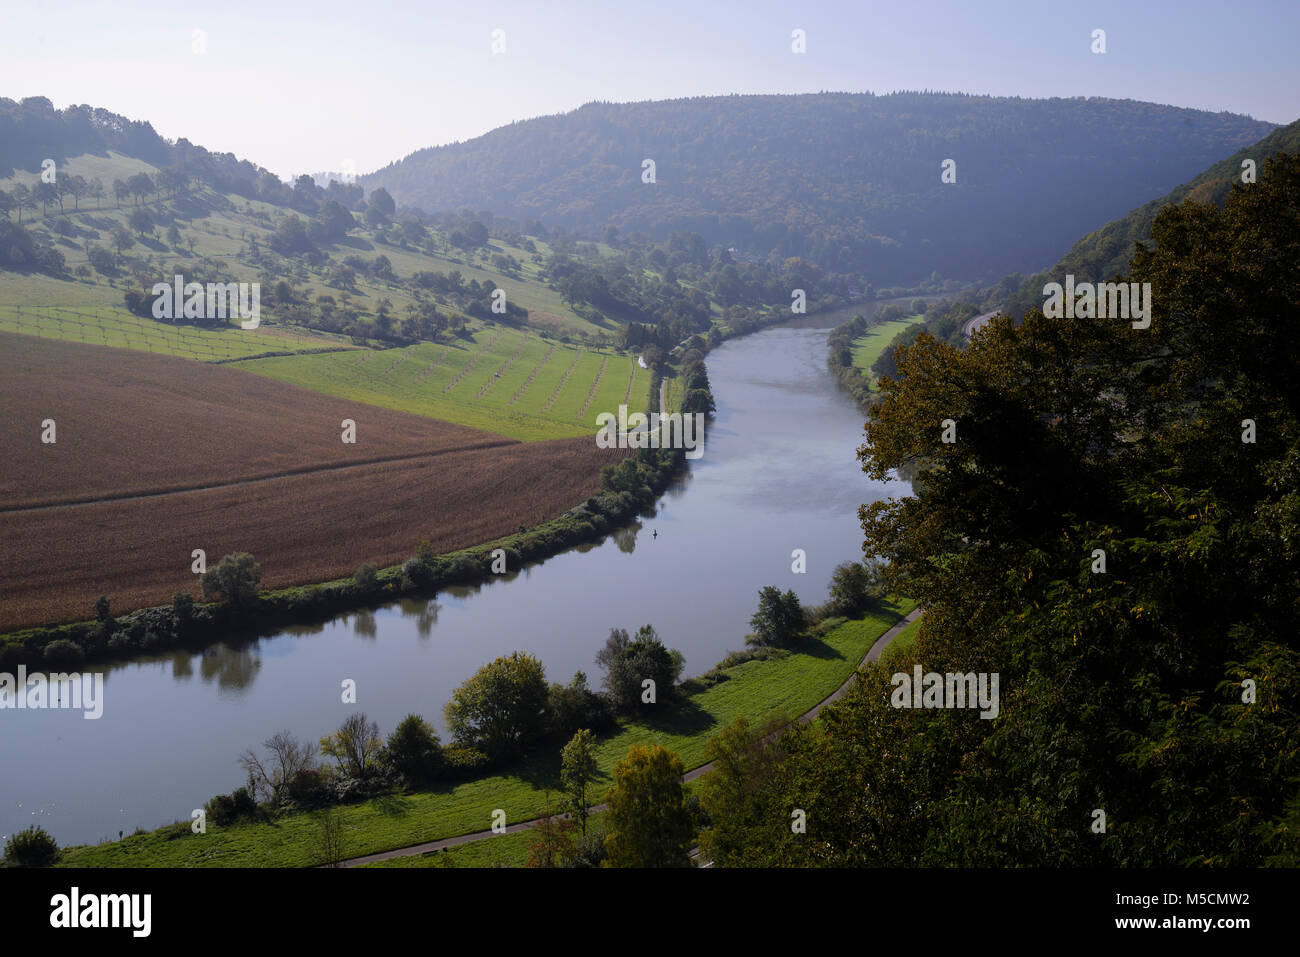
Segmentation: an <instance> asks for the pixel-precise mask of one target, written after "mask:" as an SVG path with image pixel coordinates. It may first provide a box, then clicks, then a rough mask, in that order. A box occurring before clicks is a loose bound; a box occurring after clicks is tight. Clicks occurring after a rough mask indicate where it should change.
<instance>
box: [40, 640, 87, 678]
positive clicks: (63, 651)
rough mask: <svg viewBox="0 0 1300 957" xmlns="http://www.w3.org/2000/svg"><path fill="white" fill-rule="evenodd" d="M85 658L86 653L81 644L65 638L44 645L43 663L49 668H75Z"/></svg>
mask: <svg viewBox="0 0 1300 957" xmlns="http://www.w3.org/2000/svg"><path fill="white" fill-rule="evenodd" d="M85 660H86V653H85V651H83V650H82V648H81V645H79V644H77V643H76V642H73V641H69V640H68V639H66V638H59V639H58V640H56V641H51V642H50V643H49V644H48V645H46V646H45V664H46V666H48V667H50V668H58V669H60V670H63V669H66V668H77V667H79V666H80V665H81V663H82V662H84V661H85Z"/></svg>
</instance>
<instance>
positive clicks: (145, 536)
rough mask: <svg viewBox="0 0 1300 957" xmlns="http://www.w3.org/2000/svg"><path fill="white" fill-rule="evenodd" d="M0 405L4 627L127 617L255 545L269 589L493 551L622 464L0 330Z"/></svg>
mask: <svg viewBox="0 0 1300 957" xmlns="http://www.w3.org/2000/svg"><path fill="white" fill-rule="evenodd" d="M346 358H350V359H352V360H353V361H355V360H356V358H357V356H356V355H349V356H347V357H346ZM370 358H371V359H374V358H375V356H374V355H371V356H370ZM468 378H469V377H468V376H466V379H468ZM0 394H2V395H3V402H4V407H5V409H6V410H7V411H9V412H10V414H9V415H7V416H6V417H5V419H4V420H3V422H0V440H2V441H3V442H4V448H5V449H6V455H5V457H4V459H3V465H0V496H2V497H0V502H2V504H0V539H2V540H3V541H4V542H5V543H6V547H5V549H4V550H3V552H0V595H3V598H4V601H3V602H2V603H0V628H3V629H12V628H17V627H21V626H24V625H30V624H38V623H44V622H49V621H55V620H60V619H64V618H82V617H88V615H89V613H90V608H91V604H92V603H93V602H94V600H95V598H96V597H97V596H99V595H100V594H106V595H108V596H109V598H110V600H111V601H112V603H113V608H114V610H115V611H117V612H121V611H126V610H128V609H130V608H136V607H140V606H143V605H149V604H156V603H161V602H165V601H167V600H168V599H169V598H170V596H171V595H172V593H173V592H175V591H177V590H188V591H190V592H191V593H196V592H197V589H196V581H197V579H196V576H195V575H194V574H193V573H192V572H191V571H190V562H191V557H190V556H191V552H192V550H193V549H195V548H202V549H204V551H205V552H206V554H207V556H208V558H209V560H210V561H211V562H215V561H217V560H219V559H220V557H221V556H222V555H225V554H228V553H230V552H235V551H247V552H251V553H252V554H253V555H254V557H255V558H256V559H257V560H258V562H259V563H260V564H261V566H262V570H263V578H262V584H263V586H264V587H267V588H275V587H284V586H288V585H294V584H303V583H307V582H316V581H323V580H327V579H330V578H336V577H342V576H346V575H349V574H351V573H352V572H353V571H354V570H355V569H356V568H357V566H358V565H360V564H361V563H363V562H367V561H368V562H373V563H375V564H378V565H384V564H393V563H395V562H397V561H399V560H401V559H404V558H406V557H409V556H410V555H411V554H413V553H414V551H415V548H416V546H417V544H418V543H419V542H420V541H421V540H423V539H428V540H429V541H430V542H431V543H432V545H433V547H434V548H435V549H436V550H437V551H439V552H444V551H451V550H454V549H457V548H463V547H466V546H469V545H472V544H474V543H477V542H483V541H488V540H490V539H493V538H497V537H500V536H503V535H506V534H508V533H511V532H513V531H515V530H516V528H517V527H518V525H519V524H521V523H522V524H536V523H537V522H539V521H541V520H542V519H543V518H548V517H554V516H555V515H556V514H558V513H559V512H562V511H564V510H565V509H567V508H569V507H571V506H572V505H573V504H575V503H577V502H580V501H582V500H583V499H584V498H587V497H588V496H590V495H592V494H593V493H595V492H596V491H597V490H598V489H599V484H600V479H599V468H600V466H601V465H602V464H606V463H609V462H613V461H617V460H618V459H619V458H620V457H621V456H622V455H625V454H626V453H624V452H619V451H617V450H609V451H605V450H600V449H597V448H596V447H595V443H594V442H593V441H592V439H591V437H590V436H586V437H582V438H574V439H562V440H558V441H550V442H537V443H530V444H523V443H519V442H515V441H512V440H509V439H505V438H502V437H500V436H498V435H493V434H490V433H484V432H481V431H475V430H472V429H469V428H465V427H462V426H457V425H452V424H449V423H445V422H438V421H433V420H430V419H427V418H421V417H417V416H412V415H406V414H403V413H401V412H396V411H391V410H387V409H383V408H376V407H374V406H368V405H360V404H357V403H353V402H348V401H346V400H343V399H338V398H333V397H328V396H321V395H317V394H313V393H310V392H306V391H303V390H300V389H296V388H293V387H292V386H288V385H284V384H282V383H278V382H274V381H272V380H269V379H266V378H262V377H258V376H251V375H248V374H246V373H243V372H240V371H238V370H237V369H234V368H231V367H229V366H211V365H199V364H196V363H191V362H186V361H184V360H181V359H174V358H170V357H163V356H148V355H143V354H139V353H127V352H121V351H117V350H110V349H103V348H92V347H89V346H86V347H82V346H73V345H69V344H66V343H60V342H55V341H51V340H42V339H36V338H32V337H25V336H14V335H9V334H2V333H0ZM344 418H351V419H353V420H354V421H355V423H356V436H357V441H356V443H355V444H345V443H344V442H343V441H342V431H341V428H340V424H341V422H342V420H343V419H344ZM45 419H53V420H54V422H55V428H56V432H55V439H56V440H55V442H54V443H52V444H47V443H44V442H42V441H41V434H42V428H43V427H42V422H43V421H44V420H45ZM359 504H364V507H359ZM51 582H58V583H59V588H58V589H57V590H54V589H51V588H50V583H51Z"/></svg>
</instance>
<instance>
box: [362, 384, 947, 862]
mask: <svg viewBox="0 0 1300 957" xmlns="http://www.w3.org/2000/svg"><path fill="white" fill-rule="evenodd" d="M661 388H662V387H661ZM660 401H661V402H662V396H661V398H660ZM662 407H663V406H662V405H661V406H660V408H662ZM920 617H921V609H920V608H916V609H914V610H913V611H911V612H910V613H909V614H908V615H906V616H905V617H904V618H903V619H902V620H900V621H899V622H898V623H897V624H895V625H894V626H893V627H891V628H890V629H889V630H888V631H886V632H885V633H884V634H883V635H881V636H880V637H879V638H877V639H876V641H875V643H874V644H873V645H872V646H871V647H870V648H869V649H868V650H867V654H866V657H864V658H863V659H862V661H861V662H860V663H859V665H858V667H859V668H860V667H862V665H865V664H867V662H870V661H875V660H876V659H877V658H879V657H880V653H881V652H882V651H884V650H885V647H886V646H887V645H888V644H889V643H890V642H891V641H893V640H894V639H895V638H896V637H897V636H898V634H899V632H901V631H902V630H903V629H904V628H906V627H907V626H908V625H910V624H911V623H912V622H914V621H916V620H917V619H918V618H920ZM856 679H857V669H854V673H853V674H851V675H849V677H848V680H847V681H845V682H844V683H843V684H842V685H840V686H839V688H837V689H836V690H835V691H834V692H832V693H831V694H829V695H827V696H826V697H825V698H823V699H822V700H821V701H819V702H818V703H817V704H815V705H814V706H813V707H811V708H809V709H808V710H807V711H805V712H804V713H803V714H801V715H800V716H799V718H798V722H799V723H800V724H807V723H808V722H810V721H812V720H813V719H814V718H816V717H817V715H818V714H820V713H821V710H822V709H823V708H825V707H826V706H827V705H828V704H831V703H832V702H834V701H838V700H839V699H840V698H842V697H844V695H845V694H847V693H848V691H849V689H850V688H852V687H853V682H854V681H855V680H856ZM715 763H716V762H713V761H710V762H709V763H708V764H702V765H700V766H699V767H698V768H696V769H695V770H693V771H688V772H686V773H685V774H684V775H682V783H683V784H685V783H688V782H690V781H694V780H695V779H696V778H699V777H702V776H703V775H705V774H708V773H709V772H710V771H712V770H713V766H714V764H715ZM606 809H607V805H604V804H599V805H596V806H595V807H593V808H592V809H591V810H592V813H595V812H597V811H604V810H606ZM557 816H560V817H567V816H568V815H557ZM537 823H538V822H537V821H536V820H532V821H521V822H520V823H518V824H511V825H508V826H507V827H506V829H505V830H504V831H502V832H500V833H504V834H515V833H517V832H519V831H527V830H530V829H531V828H534V827H536V826H537ZM497 836H498V832H494V831H491V830H487V831H476V832H474V833H473V834H462V835H460V836H459V837H447V838H443V839H442V840H440V841H428V842H426V843H424V844H415V845H412V846H411V847H399V848H397V849H396V850H392V851H381V852H380V853H378V854H366V855H365V856H363V857H353V858H350V859H348V860H346V861H340V862H339V866H340V867H356V866H357V865H359V864H372V863H374V862H375V861H388V860H392V859H393V858H395V857H411V856H413V855H415V854H435V853H437V852H438V851H445V850H446V849H447V848H449V847H459V846H460V845H461V844H469V843H472V842H473V841H484V840H487V839H488V838H492V837H497Z"/></svg>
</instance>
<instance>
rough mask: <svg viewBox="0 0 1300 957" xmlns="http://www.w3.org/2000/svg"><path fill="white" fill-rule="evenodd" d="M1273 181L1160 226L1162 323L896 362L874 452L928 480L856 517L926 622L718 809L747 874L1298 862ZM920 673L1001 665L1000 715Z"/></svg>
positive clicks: (1288, 201)
mask: <svg viewBox="0 0 1300 957" xmlns="http://www.w3.org/2000/svg"><path fill="white" fill-rule="evenodd" d="M1260 173H1261V175H1260V177H1259V181H1258V182H1257V183H1255V184H1253V185H1250V186H1235V187H1233V188H1232V191H1231V194H1230V195H1229V197H1228V199H1227V202H1226V203H1225V205H1224V206H1223V208H1222V209H1220V208H1219V207H1218V206H1215V205H1202V204H1197V203H1187V204H1184V205H1179V206H1169V207H1167V208H1165V209H1164V210H1162V211H1161V212H1160V214H1159V215H1158V216H1157V217H1156V219H1155V220H1154V222H1153V224H1152V239H1153V240H1154V249H1152V250H1148V251H1139V253H1138V254H1137V255H1136V256H1135V257H1134V259H1133V262H1132V264H1131V267H1130V272H1129V275H1128V276H1126V277H1125V278H1126V279H1128V280H1131V281H1133V282H1139V283H1142V282H1149V283H1151V284H1152V290H1153V306H1154V310H1153V316H1152V318H1151V325H1150V327H1149V328H1147V329H1134V328H1132V326H1131V324H1130V323H1129V322H1128V321H1125V320H1123V319H1114V318H1104V319H1098V318H1079V317H1076V318H1061V319H1047V318H1046V317H1044V316H1043V315H1042V313H1041V312H1039V311H1037V310H1034V311H1031V312H1030V313H1029V315H1028V316H1026V318H1025V320H1024V322H1023V323H1022V324H1021V325H1019V326H1015V325H1013V324H1012V323H1011V322H1010V320H1007V319H1003V320H995V321H994V322H993V323H992V324H991V325H990V326H989V327H988V328H987V329H986V330H985V332H984V333H982V334H981V335H980V336H979V337H978V338H977V340H976V341H975V343H974V344H972V346H971V347H970V348H969V349H966V350H959V349H954V348H952V347H950V346H947V345H945V344H943V343H939V342H936V341H935V340H933V339H932V338H930V337H928V336H921V337H920V338H918V340H917V342H916V343H915V345H913V346H912V347H910V348H908V349H906V350H900V355H899V357H898V361H899V366H900V370H901V371H902V373H903V375H902V377H900V379H899V381H897V382H896V383H893V384H890V385H888V386H886V387H885V389H884V391H885V397H884V399H883V401H882V402H881V403H880V404H879V405H878V406H876V407H875V409H874V410H873V413H872V416H871V420H870V421H869V423H868V428H867V443H866V445H865V446H864V447H863V449H862V451H861V453H860V454H861V458H862V461H863V466H864V469H866V470H867V471H868V473H869V474H870V475H871V476H872V477H873V478H876V479H879V478H880V477H882V476H883V474H884V473H885V472H886V470H888V469H892V468H898V467H899V466H901V465H902V464H903V463H904V462H906V461H909V460H910V461H917V462H920V463H922V465H921V474H922V476H923V477H924V482H923V483H921V484H920V485H919V486H916V487H914V489H913V495H912V496H910V497H900V498H896V499H890V500H887V501H883V502H879V503H873V504H872V505H870V506H867V507H864V508H863V509H862V514H861V518H862V521H863V529H864V533H865V548H866V550H867V551H868V552H869V553H871V554H874V555H879V556H881V557H882V558H883V559H885V560H887V561H888V565H887V566H886V571H885V578H886V583H887V584H888V585H890V586H891V588H893V587H898V588H903V589H905V590H906V592H907V594H909V595H911V596H913V597H915V598H916V599H917V600H918V602H919V603H920V604H921V605H922V606H924V607H925V609H926V612H925V616H924V618H923V619H922V627H921V630H920V633H919V636H918V638H917V640H916V644H915V645H914V646H912V649H911V650H910V651H905V652H904V653H903V656H902V658H900V659H896V660H894V661H891V662H890V664H889V665H888V666H882V665H879V664H876V665H872V666H870V667H869V668H868V669H866V672H865V674H864V676H863V678H862V679H861V681H860V683H859V684H858V685H857V686H856V687H855V688H854V689H852V690H851V691H850V692H849V694H847V695H846V696H845V698H844V699H843V701H842V702H840V703H838V704H836V705H835V706H833V707H832V708H830V709H828V711H827V712H824V713H823V719H824V720H823V723H824V725H825V729H824V732H818V731H814V730H811V729H809V728H807V727H803V726H800V727H795V728H791V729H789V730H788V731H786V732H784V733H783V734H782V735H781V738H780V742H779V745H780V749H779V753H778V754H777V755H776V756H775V759H774V760H771V761H768V762H767V763H766V764H763V765H762V766H761V773H754V774H752V775H748V774H747V775H746V776H745V777H744V779H745V780H756V781H758V783H757V784H755V785H753V786H751V787H746V788H743V789H737V790H736V791H735V792H734V794H733V795H732V796H731V797H729V798H728V799H727V800H726V801H725V802H722V803H721V804H720V805H718V806H716V807H714V808H711V813H712V815H713V819H714V822H715V825H716V824H717V823H718V822H719V821H722V822H725V825H726V827H727V828H728V831H729V833H730V834H732V835H738V836H739V840H738V842H737V843H736V845H735V846H734V847H733V848H732V851H731V854H732V856H731V857H730V858H729V861H728V862H729V863H735V864H740V865H745V866H778V865H785V866H808V865H814V864H816V865H822V866H825V865H839V866H863V867H868V866H869V867H890V866H909V867H914V866H923V867H924V866H955V865H956V866H981V867H1015V866H1028V867H1060V866H1076V867H1097V866H1105V867H1132V868H1157V867H1171V866H1194V867H1205V866H1211V867H1258V866H1263V865H1266V864H1267V865H1275V866H1276V865H1281V866H1290V867H1294V866H1296V865H1297V864H1300V859H1297V854H1296V848H1297V845H1296V842H1295V840H1294V838H1293V836H1292V835H1293V833H1294V831H1293V829H1294V825H1295V821H1296V817H1297V814H1296V810H1297V807H1298V806H1300V790H1298V788H1297V782H1300V644H1298V640H1297V635H1300V604H1297V601H1296V595H1297V588H1296V582H1297V581H1300V549H1297V547H1296V542H1297V541H1300V391H1298V390H1297V389H1296V388H1295V370H1296V368H1298V367H1300V299H1297V296H1296V289H1297V288H1300V157H1297V156H1290V155H1287V156H1279V157H1275V158H1274V159H1273V160H1272V161H1271V162H1270V163H1269V164H1268V165H1267V166H1263V167H1261V171H1260ZM944 417H951V418H953V419H955V420H956V421H958V422H959V424H960V425H959V432H958V441H957V442H955V443H944V442H942V440H941V438H940V430H939V429H938V428H918V427H916V423H920V422H926V423H929V422H936V423H937V422H938V421H939V420H940V419H941V418H944ZM1245 419H1251V420H1253V421H1254V422H1255V424H1256V433H1255V436H1254V441H1253V442H1251V441H1243V440H1242V439H1243V426H1242V422H1243V420H1245ZM1097 550H1101V551H1103V552H1104V553H1105V556H1104V557H1105V567H1104V570H1103V569H1102V568H1101V567H1099V564H1098V562H1099V556H1098V555H1097ZM914 663H915V664H920V665H922V666H923V668H924V670H926V671H933V672H939V673H948V672H955V673H972V672H973V673H976V674H981V673H983V674H997V675H998V676H999V681H1000V689H1001V690H1000V708H999V711H998V714H997V716H996V717H995V718H992V719H991V720H985V719H982V718H981V717H980V716H979V714H978V713H977V712H976V711H975V710H972V709H965V708H934V709H924V708H923V709H912V708H904V707H895V706H894V705H893V703H892V702H891V697H892V692H893V690H894V687H893V686H894V681H893V679H892V675H891V672H892V671H894V670H895V669H898V670H899V671H903V672H904V673H906V671H910V668H911V665H912V664H914ZM741 763H742V765H744V766H745V767H746V768H748V767H752V766H753V765H752V764H751V762H750V760H749V759H748V758H746V759H744V760H742V762H741ZM791 807H798V808H802V809H803V810H805V811H806V813H807V828H808V830H807V833H806V834H805V835H792V834H791V833H790V828H789V822H788V814H789V808H791ZM1098 809H1100V810H1102V811H1104V812H1105V814H1106V827H1105V831H1104V832H1101V831H1097V830H1094V828H1093V825H1094V823H1096V822H1097V818H1096V817H1095V815H1094V811H1095V810H1098ZM783 818H784V819H783Z"/></svg>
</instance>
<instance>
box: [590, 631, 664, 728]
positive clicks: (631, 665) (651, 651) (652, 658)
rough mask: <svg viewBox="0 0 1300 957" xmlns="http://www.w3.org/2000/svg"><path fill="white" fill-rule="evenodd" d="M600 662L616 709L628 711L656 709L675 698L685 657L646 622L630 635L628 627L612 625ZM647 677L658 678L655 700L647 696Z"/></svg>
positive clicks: (601, 651) (600, 653)
mask: <svg viewBox="0 0 1300 957" xmlns="http://www.w3.org/2000/svg"><path fill="white" fill-rule="evenodd" d="M596 663H597V664H598V665H599V666H600V667H601V668H603V669H604V670H605V690H606V692H607V693H608V694H609V698H610V702H611V703H612V704H613V706H614V710H615V711H616V712H618V713H619V714H628V713H631V712H635V711H639V710H648V709H653V708H654V707H655V706H656V705H657V704H659V703H661V702H663V701H665V700H667V699H669V698H671V696H672V694H673V692H674V690H675V688H676V686H677V682H678V680H679V679H680V678H681V674H682V668H683V666H684V664H685V659H684V658H683V657H682V654H681V652H680V651H676V650H671V651H670V650H669V649H668V648H667V647H666V646H665V645H664V643H663V642H662V641H660V640H659V636H658V635H657V634H656V633H655V630H654V628H653V627H651V626H650V625H642V626H641V628H640V629H638V630H637V633H636V636H635V637H629V635H628V633H627V629H625V628H611V629H610V632H609V638H608V640H606V642H605V645H604V647H602V648H601V649H600V651H599V652H598V653H597V655H596ZM647 679H649V680H651V681H653V682H654V690H655V701H654V702H647V701H644V700H643V697H644V695H645V690H646V689H645V686H644V685H643V682H644V681H646V680H647Z"/></svg>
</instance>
